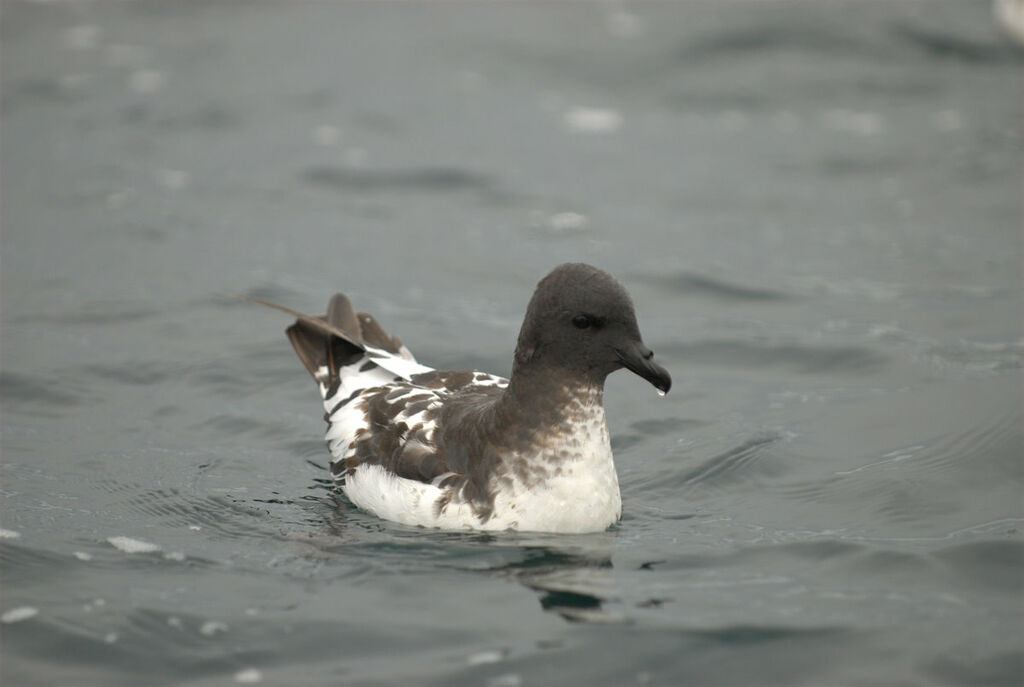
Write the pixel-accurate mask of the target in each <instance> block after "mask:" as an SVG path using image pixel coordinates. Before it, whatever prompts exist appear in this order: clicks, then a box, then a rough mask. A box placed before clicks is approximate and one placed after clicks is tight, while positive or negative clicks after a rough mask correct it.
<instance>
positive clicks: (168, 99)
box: [0, 0, 1024, 687]
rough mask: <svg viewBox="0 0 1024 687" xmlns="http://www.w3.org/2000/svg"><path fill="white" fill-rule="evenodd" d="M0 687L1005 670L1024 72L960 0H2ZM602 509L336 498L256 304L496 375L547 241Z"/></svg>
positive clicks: (811, 677) (306, 388)
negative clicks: (599, 476) (610, 335)
mask: <svg viewBox="0 0 1024 687" xmlns="http://www.w3.org/2000/svg"><path fill="white" fill-rule="evenodd" d="M0 44H2V47H0V57H2V59H0V63H2V70H0V124H2V125H0V131H2V144H0V167H2V209H0V224H2V228H0V232H2V233H0V255H2V281H0V288H2V300H0V312H2V323H0V324H2V332H0V335H2V338H0V394H2V429H0V435H2V440H0V451H2V455H0V489H2V502H0V519H2V522H0V525H2V531H0V534H2V538H0V633H2V634H0V683H2V684H3V685H5V686H6V685H11V686H13V687H20V686H34V685H47V686H49V685H84V686H92V685H96V686H109V685H118V686H119V685H124V686H133V687H135V686H145V685H189V686H191V685H196V686H199V685H204V686H205V685H235V684H266V685H303V686H310V687H314V686H319V685H457V686H461V685H479V686H480V687H520V686H521V687H527V686H530V685H617V686H618V685H669V686H671V685H854V684H856V685H885V686H891V685H1020V684H1021V683H1022V682H1024V670H1022V663H1024V655H1022V647H1024V534H1022V526H1024V501H1022V483H1024V479H1022V478H1024V462H1022V455H1024V441H1022V390H1024V386H1022V374H1021V365H1022V360H1024V339H1022V321H1024V319H1022V302H1024V285H1022V259H1024V255H1022V250H1021V244H1022V211H1024V205H1022V180H1024V145H1022V134H1024V126H1022V125H1024V117H1022V115H1024V88H1022V84H1024V79H1022V66H1024V56H1022V50H1021V48H1020V47H1019V46H1017V45H1015V44H1014V43H1013V42H1012V41H1010V40H1009V39H1008V38H1007V37H1006V36H1005V35H1004V33H1002V32H1001V30H1000V29H999V27H998V25H997V23H996V21H995V20H994V18H993V13H992V8H991V6H990V5H989V3H987V2H976V1H965V2H939V1H936V2H899V1H894V2H870V3H864V2H813V3H812V2H774V3H760V2H742V1H737V2H721V3H712V2H661V3H644V2H641V3H618V2H593V3H590V2H587V3H584V2H567V3H541V2H492V3H483V4H476V3H464V2H434V3H412V2H386V3H383V2H381V3H378V2H358V1H354V2H304V1H301V0H300V1H296V2H255V1H250V2H184V1H174V0H162V1H160V2H94V1H93V2H90V1H87V0H83V1H80V2H59V1H57V2H52V1H50V2H24V1H23V2H12V1H9V0H8V1H5V2H3V3H2V4H0ZM565 261H585V262H589V263H593V264H595V265H598V266H600V267H602V268H604V269H607V270H609V271H610V272H612V273H613V274H615V275H616V276H617V277H618V278H619V279H620V280H621V281H622V282H623V283H624V284H625V285H626V286H627V288H628V289H629V290H630V292H631V293H632V295H633V299H634V301H635V303H636V308H637V313H638V318H639V322H640V327H641V331H642V332H643V335H644V338H645V340H646V342H647V343H648V345H650V346H651V348H653V349H654V350H655V351H656V355H657V358H658V359H659V360H660V361H661V362H662V363H663V364H664V365H665V366H666V367H667V368H668V369H669V370H670V371H671V373H672V375H673V380H674V387H673V389H672V391H671V393H669V394H668V396H667V397H665V398H659V397H658V395H657V394H656V392H655V390H654V389H653V388H652V387H651V386H650V385H649V384H647V383H646V382H644V381H643V380H641V379H639V378H637V377H636V376H634V375H630V374H629V373H627V372H619V373H616V374H615V375H613V376H612V377H611V378H610V379H609V383H608V386H607V389H606V399H605V400H606V406H607V411H608V417H609V423H610V429H611V434H612V437H613V447H614V450H615V455H616V461H617V464H618V470H619V475H620V481H621V485H622V494H623V502H624V514H623V519H622V521H621V523H619V524H618V525H616V526H614V527H613V528H612V529H610V530H609V531H607V532H605V533H601V534H593V535H587V536H558V535H534V534H515V533H508V534H474V533H445V532H438V531H429V530H425V529H416V528H410V527H403V526H400V525H395V524H391V523H388V522H384V521H381V520H379V519H377V518H374V517H372V516H370V515H367V514H365V513H362V512H360V511H358V510H356V509H354V508H353V506H352V505H351V504H349V503H348V502H347V501H346V500H345V498H344V497H343V496H341V495H338V494H335V493H334V492H332V490H331V487H330V481H329V473H328V471H327V468H326V466H327V463H328V454H327V450H326V448H325V446H324V443H323V440H322V436H323V432H324V424H323V420H322V408H321V406H320V402H319V398H318V395H317V392H316V389H315V386H314V384H313V383H312V382H311V380H310V379H309V378H308V375H307V374H306V372H305V371H304V369H303V368H302V366H301V364H300V363H299V361H298V359H297V358H296V357H295V355H294V353H293V352H292V350H291V347H290V346H289V344H288V342H287V340H286V339H285V337H284V331H283V330H284V327H285V326H287V324H288V323H289V322H288V318H286V317H283V316H282V315H281V314H280V313H276V312H274V311H271V310H269V309H263V308H260V307H257V306H254V305H251V304H248V303H244V302H241V301H240V300H238V299H237V298H236V296H238V295H247V296H250V297H258V298H265V299H269V300H273V301H277V302H280V303H283V304H285V305H288V306H291V307H294V308H298V309H301V310H305V311H309V312H322V310H323V308H324V306H325V305H326V303H327V300H328V298H329V297H330V296H331V294H333V293H334V292H335V291H339V290H340V291H344V292H346V293H348V294H349V295H350V296H351V297H352V300H353V301H354V302H355V303H356V305H357V307H359V308H360V309H364V310H367V311H369V312H372V313H374V314H375V315H376V316H377V317H378V319H379V320H380V321H381V322H382V324H383V325H384V326H385V327H386V328H387V329H389V330H390V331H391V332H392V333H395V334H398V335H399V336H401V337H402V339H403V341H404V342H405V343H406V344H407V345H408V346H409V348H410V349H411V350H412V351H413V352H414V353H415V354H416V355H417V357H418V358H419V360H420V361H421V362H423V363H425V364H429V365H433V366H436V367H440V368H456V369H458V368H478V369H481V370H486V371H490V372H495V373H499V374H508V373H509V371H510V368H511V358H512V350H513V347H514V343H515V338H516V334H517V332H518V328H519V324H520V322H521V317H522V314H523V312H524V309H525V306H526V302H527V301H528V299H529V297H530V294H531V292H532V290H533V287H534V285H535V284H536V282H537V281H538V280H539V279H540V278H541V277H542V276H543V275H544V274H545V273H547V272H548V271H549V270H550V269H551V268H552V267H553V266H555V265H557V264H559V263H561V262H565Z"/></svg>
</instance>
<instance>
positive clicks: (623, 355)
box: [615, 341, 672, 395]
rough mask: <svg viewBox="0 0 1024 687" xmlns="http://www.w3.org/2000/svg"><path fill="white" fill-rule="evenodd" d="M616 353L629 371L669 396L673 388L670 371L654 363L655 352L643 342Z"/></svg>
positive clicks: (618, 350)
mask: <svg viewBox="0 0 1024 687" xmlns="http://www.w3.org/2000/svg"><path fill="white" fill-rule="evenodd" d="M615 352H616V353H617V354H618V356H619V361H620V362H621V363H622V365H623V366H624V367H625V368H626V369H627V370H629V371H630V372H633V373H635V374H637V375H640V376H641V377H643V378H644V379H646V380H647V381H648V382H650V383H651V384H653V385H654V388H655V389H657V390H658V391H660V392H661V394H662V395H664V394H667V393H668V390H669V389H671V388H672V376H671V375H670V374H669V373H668V370H666V369H665V368H664V367H662V366H661V365H659V364H658V363H656V362H654V351H652V350H651V349H649V348H647V346H645V345H644V344H643V342H642V341H637V342H636V343H632V344H629V345H628V346H626V347H624V348H617V349H615Z"/></svg>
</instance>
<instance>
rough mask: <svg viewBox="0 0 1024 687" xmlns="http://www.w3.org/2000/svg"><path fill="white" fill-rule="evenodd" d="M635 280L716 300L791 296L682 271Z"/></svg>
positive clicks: (646, 276) (760, 300) (785, 297)
mask: <svg viewBox="0 0 1024 687" xmlns="http://www.w3.org/2000/svg"><path fill="white" fill-rule="evenodd" d="M633 278H634V279H635V280H636V281H640V282H647V283H649V284H653V285H655V286H660V287H662V288H665V289H668V290H670V291H672V292H674V293H679V294H682V295H687V296H690V295H694V296H704V297H708V298H714V299H717V300H726V301H740V302H766V301H787V300H792V298H793V297H792V296H790V295H788V294H786V293H783V292H781V291H776V290H773V289H766V288H758V287H753V286H745V285H743V284H737V283H735V282H731V281H726V280H722V279H716V278H714V277H709V276H707V275H703V274H696V273H692V272H682V273H680V274H676V275H646V274H644V275H635V276H634V277H633Z"/></svg>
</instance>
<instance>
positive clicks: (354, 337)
mask: <svg viewBox="0 0 1024 687" xmlns="http://www.w3.org/2000/svg"><path fill="white" fill-rule="evenodd" d="M579 314H585V315H586V316H588V317H589V318H590V320H591V321H592V322H593V323H595V324H593V326H589V327H585V328H583V329H580V328H579V327H578V325H574V322H575V318H576V317H578V315H579ZM325 319H326V320H327V324H329V325H331V327H333V329H331V328H330V327H325V326H324V324H323V322H324V320H325ZM343 335H344V336H343ZM289 338H290V339H291V340H292V344H293V346H294V347H295V349H296V352H297V353H298V354H299V357H300V359H302V361H303V363H304V364H305V365H306V367H307V369H308V370H309V371H310V373H311V374H313V375H314V377H316V378H317V381H318V382H319V383H320V384H322V385H323V386H326V387H327V392H328V393H327V394H326V398H331V397H332V396H333V395H334V393H335V392H336V389H337V388H338V381H339V377H340V373H342V370H341V369H340V368H342V367H345V366H346V365H349V364H352V363H355V362H360V363H363V364H364V365H365V366H366V367H369V365H370V364H371V363H370V362H368V361H367V360H366V359H365V358H364V357H363V356H364V355H365V350H366V349H365V347H366V345H370V346H374V347H378V348H383V349H385V350H388V351H389V352H391V353H394V354H399V353H398V351H399V350H401V342H400V341H399V340H398V338H397V337H389V336H388V335H387V334H386V333H385V332H384V330H383V329H381V328H380V325H378V324H377V323H376V322H375V321H374V320H373V319H372V318H371V317H370V316H369V315H366V314H365V313H358V314H357V316H356V317H352V309H351V305H350V304H348V301H347V299H345V298H344V297H343V296H340V295H339V296H336V297H335V298H334V299H332V302H331V305H330V306H329V308H328V315H327V316H326V318H311V317H309V316H305V315H301V314H299V321H298V322H296V324H295V325H293V327H291V328H290V329H289ZM650 355H651V354H650V351H649V350H647V349H646V347H644V346H643V342H642V340H641V338H640V332H639V328H638V327H637V323H636V315H635V313H634V311H633V305H632V302H631V300H630V298H629V294H628V293H627V292H626V290H625V289H624V288H623V287H622V286H621V284H619V283H618V282H617V281H616V280H615V279H614V277H612V276H611V275H609V274H607V273H605V272H603V271H601V270H598V269H596V268H594V267H591V266H589V265H583V264H566V265H560V266H559V267H557V268H555V269H554V270H553V271H552V272H551V273H550V274H549V275H548V276H547V277H545V278H544V279H543V280H542V281H541V282H540V283H539V284H538V286H537V290H536V291H535V292H534V295H533V297H532V299H531V300H530V304H529V306H528V308H527V313H526V316H525V318H524V321H523V326H522V329H521V330H520V333H519V339H518V342H517V346H516V353H515V358H514V360H513V368H512V379H511V380H510V381H509V384H508V387H507V388H502V387H499V386H496V385H494V383H493V382H494V378H493V377H491V376H490V375H485V374H482V373H479V372H474V371H459V372H453V371H437V372H428V373H423V374H418V375H413V376H412V378H411V379H410V380H409V381H408V382H404V381H402V380H401V379H400V378H398V377H396V378H395V381H394V383H391V384H388V385H387V386H382V387H377V388H375V389H362V390H360V391H359V392H358V393H357V394H356V395H353V396H351V397H349V398H348V399H345V400H343V401H341V402H339V403H338V404H337V405H335V407H334V410H332V411H331V412H332V414H333V413H334V411H336V410H338V409H340V408H341V407H343V406H344V405H345V404H346V403H351V402H356V401H355V399H358V403H359V409H360V410H361V411H362V412H363V413H365V414H366V418H367V423H368V427H369V428H370V429H369V431H367V430H359V431H357V432H356V434H355V436H354V438H353V440H352V443H351V444H350V446H349V456H348V457H347V458H345V459H344V460H343V461H339V462H338V463H336V464H335V465H333V466H332V472H334V473H335V475H336V477H337V478H338V479H339V480H340V479H343V478H344V475H345V473H347V472H348V471H350V470H353V469H355V468H357V467H358V466H360V465H363V464H367V465H380V466H382V467H384V468H385V470H388V471H390V472H392V473H393V474H395V475H397V476H399V477H403V478H406V479H412V480H418V481H421V482H426V483H430V482H432V481H433V480H435V479H437V478H439V477H441V476H443V475H444V476H445V477H444V478H443V479H441V480H440V481H439V486H440V487H442V488H443V489H444V490H445V491H444V495H443V496H442V497H441V498H439V499H438V501H437V503H436V504H435V509H436V511H437V512H438V513H440V512H441V511H443V510H444V509H445V508H446V507H447V506H448V505H449V504H450V503H453V502H455V503H466V504H469V505H470V506H471V507H472V509H473V512H474V513H475V514H476V516H477V517H478V518H479V519H480V521H481V523H483V522H486V521H487V520H488V519H489V518H490V517H491V516H492V515H493V512H494V500H495V498H494V497H495V493H494V489H496V488H500V487H501V486H510V485H512V484H513V483H517V484H520V485H522V487H524V488H526V489H530V488H533V487H535V486H536V485H538V484H540V483H542V482H544V481H545V480H548V479H550V478H551V477H552V476H553V475H558V474H561V473H562V472H563V467H564V466H565V464H566V463H567V462H568V461H570V460H572V459H573V458H574V457H575V456H576V455H577V453H578V451H579V449H580V447H581V443H580V439H579V437H578V436H577V434H576V432H577V431H578V430H579V428H580V425H581V423H584V422H587V421H590V420H591V419H592V417H593V415H592V413H593V408H594V407H595V406H600V405H601V403H602V393H603V388H604V381H605V377H607V375H608V374H609V373H611V372H613V371H615V370H617V369H621V368H622V367H623V366H627V367H629V369H631V370H633V371H634V372H636V373H637V374H639V375H641V376H642V377H644V378H646V379H648V380H649V381H651V383H652V384H655V386H658V388H662V386H664V388H665V389H666V390H667V388H668V386H669V385H670V383H671V380H670V379H669V378H668V373H667V372H665V371H664V369H663V368H660V367H658V366H657V365H654V364H653V363H647V362H646V361H648V360H649V359H650ZM630 356H632V357H630ZM320 366H326V368H327V370H328V375H327V376H326V379H325V378H322V377H323V375H321V376H320V377H317V374H316V372H317V370H319V369H320ZM638 369H639V370H640V371H637V370H638ZM353 371H354V370H353ZM474 382H476V383H479V384H475V383H474ZM410 423H412V424H411V425H410ZM428 436H429V440H428ZM342 463H343V464H342Z"/></svg>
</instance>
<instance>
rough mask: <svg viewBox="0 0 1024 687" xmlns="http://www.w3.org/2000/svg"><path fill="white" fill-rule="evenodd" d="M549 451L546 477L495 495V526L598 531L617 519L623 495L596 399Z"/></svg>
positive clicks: (517, 482)
mask: <svg viewBox="0 0 1024 687" xmlns="http://www.w3.org/2000/svg"><path fill="white" fill-rule="evenodd" d="M549 450H550V452H552V453H553V454H554V456H555V459H554V460H553V461H550V462H551V463H552V464H554V465H555V467H553V471H552V473H551V474H550V475H549V477H548V478H547V479H545V480H544V481H543V482H542V483H540V484H533V485H529V486H527V485H525V484H523V483H522V482H521V481H519V480H516V479H513V482H512V486H511V488H507V489H503V490H501V491H499V492H498V493H497V496H496V498H495V502H494V517H493V518H492V520H495V521H496V522H495V527H494V529H517V530H525V531H531V532H566V533H570V532H577V533H578V532H600V531H603V530H605V529H607V528H608V527H609V526H610V525H612V524H613V523H615V522H617V521H618V519H619V518H620V517H621V516H622V497H621V495H620V493H619V478H618V475H617V474H616V472H615V461H614V460H613V458H612V448H611V443H610V442H609V438H608V426H607V424H606V423H605V414H604V407H603V406H602V405H601V404H600V401H599V400H598V401H597V403H596V404H594V405H592V406H590V407H588V408H587V412H586V413H585V414H584V415H583V417H582V419H581V420H580V422H579V423H577V424H575V426H573V427H572V428H571V433H569V434H567V435H566V437H565V440H564V443H561V444H558V443H557V442H556V443H555V444H554V445H553V446H552V447H551V449H549ZM516 458H519V456H517V457H516ZM539 458H540V459H541V460H543V461H544V462H545V463H547V462H549V461H548V460H547V458H546V457H545V456H540V457H539ZM488 524H490V523H488Z"/></svg>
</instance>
